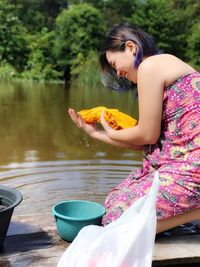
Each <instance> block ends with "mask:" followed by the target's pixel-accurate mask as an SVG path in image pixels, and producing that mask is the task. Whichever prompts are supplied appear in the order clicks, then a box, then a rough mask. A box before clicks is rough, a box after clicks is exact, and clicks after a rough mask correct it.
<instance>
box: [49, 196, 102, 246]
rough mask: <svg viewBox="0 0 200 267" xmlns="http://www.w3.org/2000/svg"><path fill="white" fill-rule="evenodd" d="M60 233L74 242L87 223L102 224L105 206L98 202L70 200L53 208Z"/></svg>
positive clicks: (67, 239)
mask: <svg viewBox="0 0 200 267" xmlns="http://www.w3.org/2000/svg"><path fill="white" fill-rule="evenodd" d="M52 213H53V215H54V217H55V221H56V227H57V230H58V233H59V235H60V236H61V237H62V238H63V239H64V240H66V241H68V242H72V241H73V240H74V238H75V237H76V236H77V234H78V232H79V231H80V230H81V229H82V228H83V227H84V226H87V225H101V220H102V217H103V215H104V213H105V208H104V207H103V206H102V205H101V204H99V203H96V202H91V201H85V200H68V201H62V202H60V203H58V204H56V205H55V206H54V207H53V208H52Z"/></svg>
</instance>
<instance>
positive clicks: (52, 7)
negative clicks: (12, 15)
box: [7, 0, 68, 32]
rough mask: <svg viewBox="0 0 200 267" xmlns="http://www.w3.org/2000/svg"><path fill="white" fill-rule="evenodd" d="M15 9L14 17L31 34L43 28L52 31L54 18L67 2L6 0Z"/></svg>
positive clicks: (66, 5) (59, 0) (62, 0)
mask: <svg viewBox="0 0 200 267" xmlns="http://www.w3.org/2000/svg"><path fill="white" fill-rule="evenodd" d="M7 1H8V2H9V3H10V4H12V5H14V6H15V7H16V15H17V16H18V17H19V19H20V20H21V21H22V23H23V25H25V26H26V27H27V29H28V30H29V31H31V32H37V31H41V30H42V28H43V27H46V28H48V29H49V30H52V29H53V26H54V21H55V18H56V17H57V16H58V14H59V13H60V12H61V10H62V9H63V8H67V7H68V1H67V0H31V1H30V0H7Z"/></svg>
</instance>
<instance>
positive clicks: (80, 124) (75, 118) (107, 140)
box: [68, 108, 141, 150]
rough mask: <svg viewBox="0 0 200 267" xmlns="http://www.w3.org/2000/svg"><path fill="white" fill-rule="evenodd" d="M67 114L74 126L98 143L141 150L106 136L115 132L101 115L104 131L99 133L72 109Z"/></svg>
mask: <svg viewBox="0 0 200 267" xmlns="http://www.w3.org/2000/svg"><path fill="white" fill-rule="evenodd" d="M68 112H69V115H70V117H71V119H72V120H73V122H74V123H75V124H76V126H77V127H78V128H80V129H82V130H83V131H85V132H86V133H87V134H88V135H89V136H90V137H92V138H95V139H97V140H99V141H102V142H105V143H107V144H110V145H113V146H117V147H121V148H129V149H133V150H140V149H141V147H138V146H133V145H131V144H126V143H125V142H119V141H115V140H112V139H111V138H110V137H109V136H108V132H109V131H110V132H111V131H115V130H114V129H113V128H112V127H110V126H109V125H108V124H107V122H106V121H105V119H104V115H103V114H102V116H101V124H102V126H103V128H104V130H103V131H101V130H98V128H97V126H96V124H88V123H85V122H84V120H83V118H82V117H81V116H80V115H79V114H78V113H77V112H76V111H75V110H74V109H72V108H69V110H68Z"/></svg>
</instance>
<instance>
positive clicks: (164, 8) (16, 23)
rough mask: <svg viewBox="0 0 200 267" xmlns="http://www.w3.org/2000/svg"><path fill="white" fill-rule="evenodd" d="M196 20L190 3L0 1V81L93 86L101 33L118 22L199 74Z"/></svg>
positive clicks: (196, 6)
mask: <svg viewBox="0 0 200 267" xmlns="http://www.w3.org/2000/svg"><path fill="white" fill-rule="evenodd" d="M199 17H200V1H196V0H134V1H132V0H124V1H121V0H31V1H30V0H0V62H1V63H0V79H13V78H19V77H22V78H24V79H34V80H58V79H59V80H60V79H63V77H64V78H65V80H70V78H72V80H73V82H74V81H75V80H76V81H77V82H78V83H83V84H87V83H88V84H89V85H91V86H93V85H92V84H94V83H99V74H98V72H99V71H98V58H97V54H98V49H99V48H100V45H101V42H102V39H103V37H104V35H105V32H106V31H107V29H108V28H110V27H111V26H112V25H113V24H115V23H119V22H122V21H128V22H131V23H133V24H138V25H139V26H140V27H141V28H142V29H144V30H145V31H147V32H148V33H149V34H150V35H152V36H153V38H154V40H155V41H156V43H157V45H158V47H159V49H160V50H161V51H162V50H163V51H164V52H165V53H171V54H174V55H176V56H178V57H179V58H181V59H183V60H184V61H186V62H188V63H190V64H191V65H193V66H194V67H195V68H196V69H198V70H199V69H200V35H199V31H200V20H199ZM77 77H78V79H76V78H77Z"/></svg>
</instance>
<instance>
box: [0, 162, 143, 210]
mask: <svg viewBox="0 0 200 267" xmlns="http://www.w3.org/2000/svg"><path fill="white" fill-rule="evenodd" d="M133 165H134V166H135V167H134V168H136V166H140V162H136V161H135V162H132V161H130V160H104V159H99V160H98V159H94V160H81V161H79V160H69V161H49V162H26V163H11V164H9V165H5V166H1V168H0V180H1V183H2V184H4V183H6V184H7V185H9V186H15V187H16V188H18V189H19V190H20V192H22V194H23V196H24V201H23V202H22V204H21V205H20V206H19V207H18V208H17V210H16V211H17V213H20V214H23V213H24V212H27V210H28V212H30V213H41V212H50V210H51V207H52V205H54V204H55V203H57V202H59V201H62V200H67V199H87V200H91V201H98V202H100V203H103V202H104V199H105V197H106V194H107V193H108V192H109V191H110V190H111V189H112V188H114V187H115V186H116V185H118V184H119V183H120V182H121V181H122V180H123V179H124V178H126V177H127V176H128V174H129V172H130V171H131V170H132V169H133ZM41 204H42V205H41Z"/></svg>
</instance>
